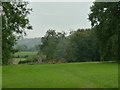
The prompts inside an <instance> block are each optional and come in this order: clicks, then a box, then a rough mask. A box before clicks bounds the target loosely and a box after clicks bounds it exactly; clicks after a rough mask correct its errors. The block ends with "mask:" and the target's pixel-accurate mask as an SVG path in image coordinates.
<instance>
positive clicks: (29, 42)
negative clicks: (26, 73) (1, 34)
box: [14, 38, 41, 48]
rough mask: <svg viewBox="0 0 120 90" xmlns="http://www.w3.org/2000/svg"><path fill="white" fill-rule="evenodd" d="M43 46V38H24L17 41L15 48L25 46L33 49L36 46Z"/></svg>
mask: <svg viewBox="0 0 120 90" xmlns="http://www.w3.org/2000/svg"><path fill="white" fill-rule="evenodd" d="M40 44H41V38H23V39H21V40H18V41H17V44H16V45H15V46H14V47H15V48H16V47H18V46H22V45H25V46H27V48H33V47H35V46H36V45H40Z"/></svg>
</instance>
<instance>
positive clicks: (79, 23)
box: [25, 2, 92, 38]
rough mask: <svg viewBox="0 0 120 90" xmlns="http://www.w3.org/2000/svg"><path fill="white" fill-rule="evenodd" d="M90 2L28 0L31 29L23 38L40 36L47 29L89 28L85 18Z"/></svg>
mask: <svg viewBox="0 0 120 90" xmlns="http://www.w3.org/2000/svg"><path fill="white" fill-rule="evenodd" d="M91 5H92V2H74V3H73V2H56V3H55V2H30V4H29V7H31V8H33V12H32V13H31V14H30V15H29V19H30V23H31V25H32V26H33V30H27V36H26V37H25V38H33V37H42V36H44V35H45V33H46V31H47V30H48V29H55V30H56V31H65V32H68V31H70V30H76V29H78V28H90V27H91V25H90V22H89V20H88V19H87V18H88V14H89V12H90V9H89V8H90V6H91Z"/></svg>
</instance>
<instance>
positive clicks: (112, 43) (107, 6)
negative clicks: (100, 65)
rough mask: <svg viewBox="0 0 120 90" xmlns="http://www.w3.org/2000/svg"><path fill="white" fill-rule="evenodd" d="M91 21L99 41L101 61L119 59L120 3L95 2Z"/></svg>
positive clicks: (90, 17)
mask: <svg viewBox="0 0 120 90" xmlns="http://www.w3.org/2000/svg"><path fill="white" fill-rule="evenodd" d="M90 9H91V13H90V14H89V20H90V21H91V25H92V27H93V28H96V34H97V38H98V41H99V48H100V54H101V60H110V59H111V60H117V59H118V31H119V28H120V2H94V4H93V6H92V7H91V8H90Z"/></svg>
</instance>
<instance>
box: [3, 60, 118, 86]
mask: <svg viewBox="0 0 120 90" xmlns="http://www.w3.org/2000/svg"><path fill="white" fill-rule="evenodd" d="M2 80H3V81H2V86H3V88H117V87H118V65H117V64H116V63H100V62H83V63H64V64H42V65H8V66H3V78H2Z"/></svg>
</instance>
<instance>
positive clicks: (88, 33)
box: [1, 2, 120, 64]
mask: <svg viewBox="0 0 120 90" xmlns="http://www.w3.org/2000/svg"><path fill="white" fill-rule="evenodd" d="M27 4H28V3H26V2H2V8H3V10H2V14H1V17H2V63H3V64H8V63H9V60H10V59H11V54H12V53H14V49H13V46H14V44H15V42H16V41H17V40H18V39H19V37H20V36H21V35H23V34H26V33H25V29H32V26H31V25H30V23H29V19H28V18H27V15H28V14H30V12H31V9H30V8H27ZM90 10H91V12H90V13H89V18H88V19H89V20H90V21H91V25H92V28H91V29H78V30H77V31H73V32H70V35H69V36H66V35H65V33H64V32H56V31H55V30H48V31H47V32H46V35H45V36H44V37H43V38H42V43H43V44H42V45H40V50H41V52H39V54H44V55H46V60H48V61H49V60H52V59H55V60H63V61H68V62H74V61H77V62H78V61H96V60H98V61H104V60H105V61H106V60H107V61H108V60H114V61H118V60H119V59H118V55H119V53H118V33H119V28H120V2H94V3H93V5H92V6H91V7H90Z"/></svg>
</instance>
